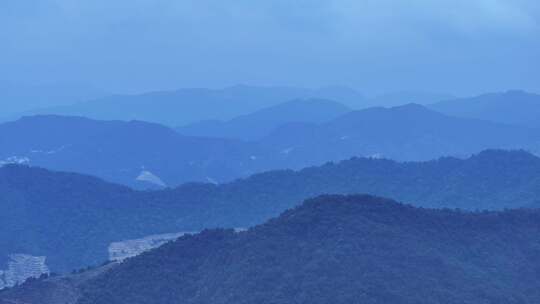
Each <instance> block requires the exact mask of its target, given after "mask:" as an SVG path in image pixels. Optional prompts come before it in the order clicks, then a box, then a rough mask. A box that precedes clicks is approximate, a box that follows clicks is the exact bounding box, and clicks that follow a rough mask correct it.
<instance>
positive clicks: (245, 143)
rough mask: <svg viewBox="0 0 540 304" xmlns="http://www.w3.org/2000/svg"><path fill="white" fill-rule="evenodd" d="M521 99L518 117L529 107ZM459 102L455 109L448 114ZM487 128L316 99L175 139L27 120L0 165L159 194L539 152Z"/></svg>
mask: <svg viewBox="0 0 540 304" xmlns="http://www.w3.org/2000/svg"><path fill="white" fill-rule="evenodd" d="M518 95H519V94H518ZM488 96H491V99H492V100H493V107H495V108H496V107H497V106H498V104H500V102H499V100H508V101H507V103H511V102H513V100H514V99H512V97H513V96H514V95H512V94H510V93H504V94H491V95H488ZM505 96H506V97H507V99H504V97H505ZM520 96H521V95H520ZM530 96H532V97H534V96H536V95H533V94H530ZM485 98H487V97H485ZM472 100H475V99H472ZM531 100H532V101H530V102H529V103H528V104H527V105H529V108H530V110H529V111H526V112H528V113H534V109H535V107H534V105H535V103H534V102H535V101H534V100H535V99H534V98H533V99H531ZM171 102H172V101H171ZM516 102H518V101H516ZM176 103H177V102H176V101H174V102H173V104H176ZM215 103H217V104H222V105H223V106H224V105H225V104H227V103H228V102H225V101H223V100H221V101H215ZM462 103H463V101H459V100H458V101H456V105H457V106H458V105H460V104H462ZM485 103H486V107H488V106H489V104H490V103H487V102H485ZM539 103H540V102H539ZM445 104H450V102H445ZM163 106H164V107H165V108H164V109H166V110H167V111H165V110H163V109H162V108H158V109H162V110H161V111H160V113H164V112H168V110H171V113H175V111H174V108H170V106H169V107H167V106H165V105H163ZM178 106H182V107H184V106H185V105H184V104H183V103H182V102H180V103H178ZM457 106H456V107H457ZM206 107H210V106H208V105H207V106H206ZM430 107H437V104H435V105H433V106H430ZM201 110H203V107H201ZM493 111H496V109H494V110H493ZM524 111H525V110H524ZM303 113H309V114H303ZM483 113H484V112H483ZM449 115H453V114H449ZM516 117H517V116H516ZM493 120H495V119H492V121H489V120H487V119H482V117H480V118H479V119H475V118H461V117H458V116H447V115H445V114H441V113H439V112H436V111H435V110H430V109H428V108H427V107H425V106H421V105H418V104H407V105H402V106H397V107H392V108H382V107H373V108H367V109H365V110H350V109H349V108H348V107H346V106H345V105H342V104H340V103H338V102H335V101H329V100H322V99H306V100H292V101H286V102H283V103H279V104H277V105H274V106H270V107H268V108H263V109H261V110H258V111H255V112H253V113H250V114H246V115H241V116H238V117H236V118H234V119H232V120H229V121H201V122H198V123H193V124H189V125H185V126H182V127H179V128H177V129H176V132H175V130H173V129H172V128H169V127H166V126H163V125H159V124H155V123H148V122H144V121H129V122H128V121H118V120H115V121H105V120H92V119H88V118H84V117H72V116H58V115H41V116H27V117H23V118H21V119H18V120H16V121H12V122H7V123H3V124H0V142H1V143H2V146H1V148H0V163H3V164H5V163H24V164H29V165H33V166H41V167H45V168H50V169H54V170H63V171H73V172H80V173H85V174H91V175H95V176H98V177H101V178H104V179H105V180H108V181H111V182H116V183H122V184H125V185H129V186H131V187H136V188H162V187H166V186H171V187H174V186H176V185H179V184H181V183H184V182H190V181H200V182H212V183H222V182H228V181H231V180H234V179H236V178H240V177H246V176H249V175H251V174H254V173H257V172H262V171H265V170H272V169H283V168H291V169H300V168H303V167H307V166H312V165H320V164H323V163H325V162H327V161H340V160H344V159H348V158H351V157H355V156H363V157H377V158H390V159H395V160H402V161H419V160H430V159H436V158H439V157H442V156H455V157H462V158H464V157H468V156H470V155H471V154H473V153H478V152H480V151H482V150H485V149H524V150H527V151H529V152H531V153H538V151H540V131H539V129H536V128H534V127H533V126H532V125H530V126H529V125H521V124H515V125H512V124H509V123H508V121H505V120H504V119H501V121H500V122H494V121H493ZM89 141H91V144H89Z"/></svg>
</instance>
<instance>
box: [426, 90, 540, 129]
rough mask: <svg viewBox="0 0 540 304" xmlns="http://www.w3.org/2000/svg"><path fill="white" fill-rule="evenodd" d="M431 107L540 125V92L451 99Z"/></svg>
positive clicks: (502, 121)
mask: <svg viewBox="0 0 540 304" xmlns="http://www.w3.org/2000/svg"><path fill="white" fill-rule="evenodd" d="M430 108H431V109H434V110H436V111H440V112H442V113H445V114H448V115H452V116H459V117H468V118H477V119H483V120H490V121H495V122H500V123H506V124H512V125H522V126H528V127H535V128H540V95H538V94H532V93H527V92H523V91H507V92H504V93H490V94H484V95H480V96H476V97H471V98H462V99H455V100H447V101H442V102H439V103H435V104H433V105H430Z"/></svg>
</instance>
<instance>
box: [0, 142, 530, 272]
mask: <svg viewBox="0 0 540 304" xmlns="http://www.w3.org/2000/svg"><path fill="white" fill-rule="evenodd" d="M539 172H540V159H539V158H537V157H535V156H533V155H531V154H528V153H525V152H521V151H515V152H504V151H485V152H483V153H480V154H478V155H476V156H473V157H471V158H469V159H466V160H460V159H455V158H443V159H440V160H437V161H430V162H419V163H413V162H408V163H399V162H394V161H390V160H380V159H368V158H355V159H351V160H348V161H343V162H340V163H338V164H327V165H324V166H321V167H312V168H307V169H304V170H301V171H291V170H285V171H273V172H267V173H262V174H257V175H254V176H252V177H250V178H247V179H242V180H238V181H235V182H232V183H227V184H223V185H213V184H185V185H182V186H180V187H177V188H174V189H167V190H161V191H134V190H131V189H130V188H127V187H124V186H119V185H115V184H110V183H107V182H104V181H102V180H100V179H97V178H94V177H89V176H85V175H80V174H75V173H62V172H54V171H48V170H45V169H39V168H31V167H26V166H18V165H7V166H4V167H2V168H0V193H2V196H0V221H1V222H2V229H0V259H4V258H5V257H6V256H7V255H8V254H12V253H25V254H30V255H33V256H46V257H47V264H48V265H49V267H50V269H51V270H52V271H54V272H67V271H71V270H72V269H77V268H81V267H84V266H87V265H97V264H99V263H101V262H103V261H104V260H106V259H107V258H108V252H107V248H108V246H109V244H110V243H112V242H117V241H122V240H128V239H136V238H142V237H144V236H147V235H155V234H163V233H172V232H183V231H200V230H202V229H204V228H212V227H230V228H237V227H251V226H253V225H256V224H260V223H262V222H263V221H265V220H267V219H269V218H271V217H273V216H277V215H278V214H279V213H281V212H282V211H283V210H285V209H288V208H291V207H293V206H295V205H296V204H297V203H299V202H301V201H302V200H304V199H306V198H309V197H314V196H317V195H321V194H328V193H331V194H353V193H369V194H374V195H380V196H387V197H393V198H395V199H398V200H400V201H403V202H407V203H411V204H414V205H416V206H421V207H434V208H462V209H470V210H477V209H478V210H484V209H503V208H521V207H538V206H539V204H540V200H539V199H538V198H539V197H540V177H539V176H540V175H539V174H538V173H539ZM1 262H2V260H0V263H1Z"/></svg>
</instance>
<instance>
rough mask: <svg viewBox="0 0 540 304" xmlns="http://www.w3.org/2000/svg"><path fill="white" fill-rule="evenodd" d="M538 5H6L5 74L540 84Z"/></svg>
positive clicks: (117, 1)
mask: <svg viewBox="0 0 540 304" xmlns="http://www.w3.org/2000/svg"><path fill="white" fill-rule="evenodd" d="M539 3H540V1H538V0H393V1H392V0H297V1H294V0H114V1H111V0H0V81H4V82H6V81H7V82H25V83H55V82H57V83H64V82H76V83H82V84H85V85H90V86H94V87H98V88H100V89H104V90H107V91H112V92H139V91H146V90H153V89H166V88H180V87H193V86H197V87H221V86H227V85H232V84H238V83H244V84H254V85H297V86H307V87H316V86H324V85H348V86H351V87H354V88H356V89H358V90H360V91H363V92H365V93H368V94H370V93H377V92H381V91H392V90H403V89H409V90H424V91H438V92H446V93H453V94H458V95H459V94H460V95H465V94H473V93H478V92H485V91H498V90H505V89H511V88H522V89H526V90H531V91H537V92H538V91H540V24H539V20H540V4H539Z"/></svg>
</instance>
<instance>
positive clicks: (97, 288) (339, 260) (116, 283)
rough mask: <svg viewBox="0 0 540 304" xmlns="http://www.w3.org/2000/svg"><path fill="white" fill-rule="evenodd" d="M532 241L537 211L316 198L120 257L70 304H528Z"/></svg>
mask: <svg viewBox="0 0 540 304" xmlns="http://www.w3.org/2000/svg"><path fill="white" fill-rule="evenodd" d="M539 233H540V214H539V213H538V211H536V210H515V211H504V212H480V213H467V212H460V211H451V210H432V209H421V208H416V207H412V206H409V205H402V204H399V203H396V202H394V201H391V200H387V199H382V198H376V197H372V196H322V197H318V198H316V199H311V200H308V201H306V202H305V203H304V204H303V205H302V206H300V207H296V208H294V209H292V210H289V211H286V212H284V213H283V214H282V215H281V216H279V217H278V218H276V219H273V220H270V221H268V222H267V223H266V224H263V225H260V226H257V227H254V228H252V229H250V230H248V231H246V232H241V233H234V232H233V231H230V230H208V231H204V232H202V233H200V234H197V235H193V236H184V237H182V238H180V239H178V240H177V241H175V242H172V243H168V244H166V245H164V246H162V247H160V248H158V249H156V250H152V251H150V252H147V253H144V254H142V255H140V256H138V257H135V258H132V259H129V260H127V261H126V262H124V263H122V264H119V265H116V266H114V267H111V268H110V269H109V270H108V271H105V272H103V273H101V274H99V275H97V276H95V277H93V278H92V279H90V280H88V281H87V282H85V283H84V284H81V285H79V286H77V287H76V288H75V292H77V294H78V295H79V297H78V299H77V301H76V303H78V304H98V303H99V304H101V303H109V304H116V303H118V304H120V303H131V304H151V303H191V304H195V303H212V304H218V303H223V304H225V303H235V304H236V303H321V304H322V303H355V302H359V303H381V304H382V303H395V304H402V303H403V304H413V303H414V304H423V303H426V304H427V303H429V304H431V303H445V304H454V303H455V304H458V303H459V304H461V303H505V304H506V303H510V304H513V303H515V304H518V303H519V304H529V303H531V304H532V303H537V302H538V301H540V288H539V287H540V276H539V270H540V259H539V258H538V256H539V255H540V249H539V248H540V236H539V235H540V234H539ZM66 279H67V280H69V278H66ZM33 284H35V283H31V284H27V285H25V286H23V287H22V288H20V289H16V290H15V292H14V291H7V292H4V293H0V299H4V300H11V301H17V300H21V299H24V300H25V303H29V304H33V303H37V302H35V301H36V299H39V294H40V293H39V292H38V293H37V295H38V297H36V296H34V297H26V298H24V295H25V292H24V290H25V289H26V290H34V292H35V290H39V289H33ZM41 284H43V283H41ZM53 288H54V286H53ZM47 290H48V289H47V288H45V289H44V290H42V291H41V292H44V291H47ZM66 302H67V301H66ZM67 303H75V302H67ZM40 304H42V303H40Z"/></svg>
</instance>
